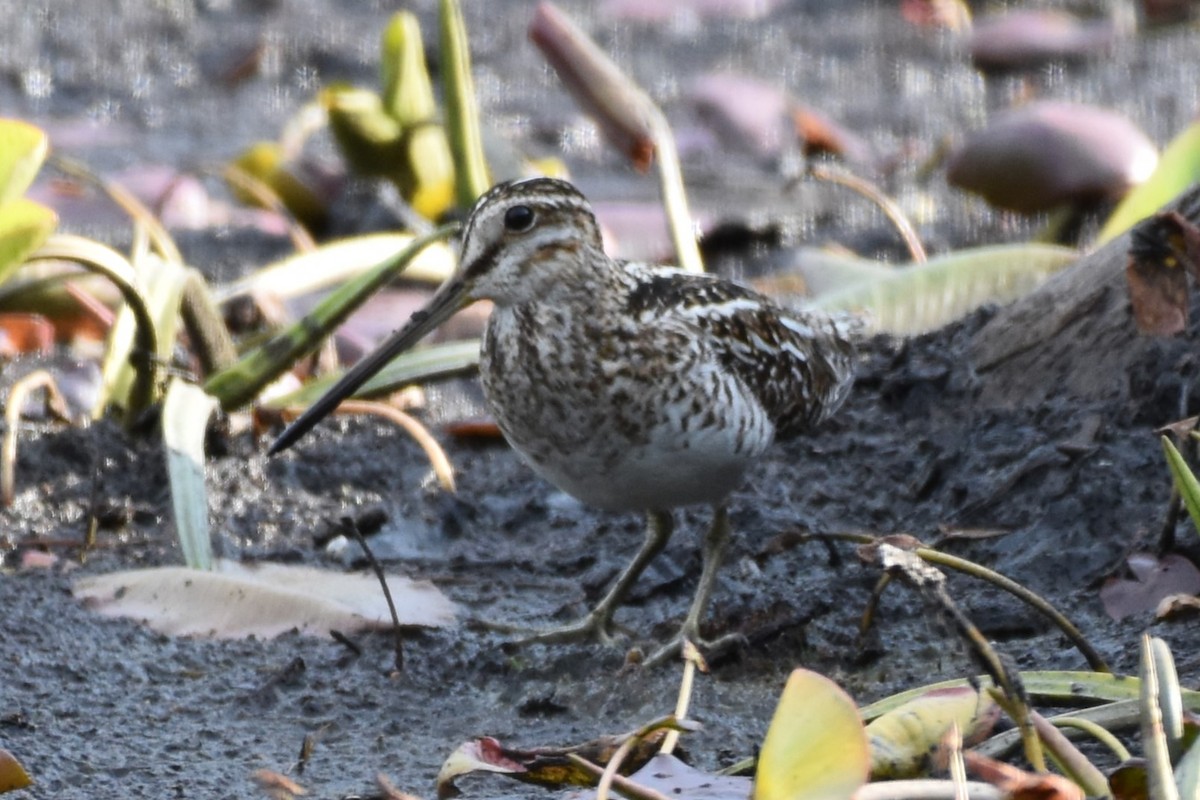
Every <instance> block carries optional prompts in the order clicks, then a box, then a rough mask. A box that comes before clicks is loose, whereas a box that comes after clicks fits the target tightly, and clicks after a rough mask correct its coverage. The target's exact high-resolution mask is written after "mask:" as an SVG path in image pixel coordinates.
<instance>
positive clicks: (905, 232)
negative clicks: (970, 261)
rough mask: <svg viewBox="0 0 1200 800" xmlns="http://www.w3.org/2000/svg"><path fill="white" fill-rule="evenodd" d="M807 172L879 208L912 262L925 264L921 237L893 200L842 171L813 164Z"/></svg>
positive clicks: (856, 177) (858, 178)
mask: <svg viewBox="0 0 1200 800" xmlns="http://www.w3.org/2000/svg"><path fill="white" fill-rule="evenodd" d="M808 172H809V174H810V175H812V176H813V177H814V178H816V179H817V180H819V181H825V182H827V183H836V184H837V185H838V186H844V187H846V188H847V189H850V190H851V191H854V192H857V193H858V194H860V195H862V196H863V197H865V198H867V199H868V200H870V201H871V202H872V203H874V204H875V205H877V206H879V209H880V210H881V211H883V213H884V214H885V215H886V216H887V218H888V219H889V220H891V223H892V224H893V225H895V226H896V231H897V232H898V233H899V234H900V238H901V239H902V240H904V246H905V247H907V248H908V252H909V255H910V256H912V260H913V262H914V263H916V264H924V263H925V260H926V256H925V247H924V246H923V245H922V244H921V237H919V236H918V235H917V231H916V229H915V228H914V227H913V225H912V223H911V222H909V221H908V216H907V215H906V214H905V213H904V211H903V210H902V209H901V208H900V206H899V205H898V204H897V203H896V201H895V200H893V199H892V198H890V197H888V196H887V195H885V194H884V193H883V192H881V191H879V189H877V188H876V187H875V186H874V185H873V184H871V183H869V182H868V181H865V180H863V179H862V178H860V177H858V176H857V175H854V174H852V173H850V172H847V171H846V170H843V169H835V168H833V167H827V166H819V165H816V164H814V165H812V166H810V167H809V168H808Z"/></svg>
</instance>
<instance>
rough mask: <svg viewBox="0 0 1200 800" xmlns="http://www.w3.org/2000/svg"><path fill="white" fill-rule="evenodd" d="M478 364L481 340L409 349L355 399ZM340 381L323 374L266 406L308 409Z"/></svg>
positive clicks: (459, 372)
mask: <svg viewBox="0 0 1200 800" xmlns="http://www.w3.org/2000/svg"><path fill="white" fill-rule="evenodd" d="M478 365H479V340H478V339H467V340H465V341H461V342H447V343H445V344H435V345H431V346H429V347H422V348H419V349H417V350H410V351H409V352H407V353H401V354H400V355H398V356H396V357H395V358H394V359H392V360H391V362H389V363H388V365H387V366H386V367H384V368H383V369H381V370H379V372H377V373H375V376H374V377H372V378H371V379H370V380H369V381H367V382H366V383H364V384H363V385H362V388H360V389H359V390H358V391H357V392H355V393H354V396H355V397H376V396H378V395H381V394H388V393H389V392H394V391H395V390H396V389H399V388H401V387H403V386H408V385H409V384H412V383H423V382H425V381H431V380H435V379H437V378H445V377H449V376H451V375H459V374H461V373H463V372H466V371H468V370H472V369H474V368H475V367H477V366H478ZM339 378H341V374H340V373H338V374H333V375H322V376H321V377H320V378H318V379H316V380H314V381H309V382H308V383H306V384H304V385H303V386H301V387H300V388H299V389H297V390H296V391H294V392H291V393H289V394H287V395H284V396H282V397H273V398H271V399H270V400H268V401H266V402H265V403H263V405H264V406H265V407H266V408H289V407H291V406H301V407H307V406H310V405H312V404H313V403H314V402H316V401H317V399H318V398H320V397H321V395H323V394H325V393H326V392H327V391H329V390H330V389H331V388H333V385H334V384H335V383H337V381H338V379H339Z"/></svg>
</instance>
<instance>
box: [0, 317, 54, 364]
mask: <svg viewBox="0 0 1200 800" xmlns="http://www.w3.org/2000/svg"><path fill="white" fill-rule="evenodd" d="M53 350H54V326H52V325H51V324H50V321H49V320H47V319H46V318H45V317H43V316H42V315H41V314H23V313H20V312H15V311H14V312H10V313H7V314H0V357H3V358H12V357H13V356H17V355H21V354H23V353H38V354H41V355H48V354H49V353H50V352H51V351H53Z"/></svg>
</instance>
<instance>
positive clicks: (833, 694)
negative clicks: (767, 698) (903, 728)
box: [754, 669, 870, 800]
mask: <svg viewBox="0 0 1200 800" xmlns="http://www.w3.org/2000/svg"><path fill="white" fill-rule="evenodd" d="M869 768H870V753H869V752H868V746H867V735H866V732H865V731H864V730H863V726H862V721H861V720H860V718H859V716H858V710H857V709H856V708H855V707H854V701H853V700H851V699H850V696H849V695H847V694H846V693H845V692H844V691H842V690H841V688H839V687H838V685H837V684H835V683H834V682H833V681H831V680H829V679H828V678H826V677H824V676H822V675H818V674H817V673H815V672H810V671H808V670H804V669H797V670H794V671H793V672H792V674H791V677H789V678H788V682H787V686H785V687H784V690H783V696H782V697H780V698H779V705H778V707H776V709H775V716H774V717H772V718H771V725H770V727H769V728H768V729H767V736H766V738H765V739H764V740H763V745H762V750H761V752H760V753H759V756H758V770H757V772H756V774H755V778H754V800H846V798H849V797H851V796H852V795H853V794H854V792H855V791H856V790H857V789H858V788H859V787H860V786H862V785H863V784H864V783H866V781H867V772H868V770H869Z"/></svg>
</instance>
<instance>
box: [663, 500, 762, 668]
mask: <svg viewBox="0 0 1200 800" xmlns="http://www.w3.org/2000/svg"><path fill="white" fill-rule="evenodd" d="M729 534H730V527H729V510H728V509H727V508H726V507H725V506H724V505H720V506H715V507H714V508H713V521H712V525H711V526H710V527H709V529H708V533H707V534H706V535H705V537H704V545H703V547H702V557H703V563H704V566H703V568H702V569H701V571H700V583H699V584H698V585H697V586H696V594H695V595H694V596H693V597H692V605H691V607H690V608H689V609H688V613H687V616H686V617H685V618H684V620H683V625H681V626H680V628H679V633H677V634H675V637H674V638H672V639H671V640H670V641H669V642H667V643H666V644H664V645H663V646H662V647H660V648H659V649H658V650H655V651H654V652H653V653H652V654H651V655H650V656H649V657H648V658H647V659H646V661H645V664H646V666H653V665H655V664H660V663H662V662H663V661H666V660H667V659H669V658H673V657H675V656H676V655H678V654H679V651H680V648H681V647H682V646H683V640H684V639H687V640H688V641H689V642H691V643H692V644H694V645H696V646H697V647H700V648H702V649H707V650H721V649H723V648H725V647H728V646H729V645H731V644H735V643H737V642H739V641H741V639H742V638H743V637H742V635H741V634H737V633H731V634H728V635H726V636H722V637H721V638H719V639H716V640H714V641H711V642H706V641H704V640H703V639H701V638H700V620H701V619H702V618H703V617H704V611H705V609H706V608H708V600H709V598H710V597H711V596H712V591H713V587H714V586H716V583H717V571H718V570H719V569H720V567H721V560H722V558H724V556H725V546H726V545H728V544H729Z"/></svg>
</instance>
